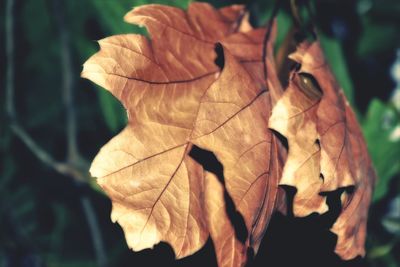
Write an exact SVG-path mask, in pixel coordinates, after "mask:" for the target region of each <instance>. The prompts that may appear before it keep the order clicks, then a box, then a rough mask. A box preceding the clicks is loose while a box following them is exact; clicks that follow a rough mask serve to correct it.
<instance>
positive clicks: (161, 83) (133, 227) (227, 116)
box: [82, 3, 282, 267]
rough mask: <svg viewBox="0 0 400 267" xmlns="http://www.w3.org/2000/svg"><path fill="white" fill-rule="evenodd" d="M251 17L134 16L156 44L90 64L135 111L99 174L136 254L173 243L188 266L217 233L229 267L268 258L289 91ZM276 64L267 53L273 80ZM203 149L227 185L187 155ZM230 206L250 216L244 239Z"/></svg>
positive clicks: (231, 10) (223, 13) (167, 12)
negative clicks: (275, 109) (276, 110)
mask: <svg viewBox="0 0 400 267" xmlns="http://www.w3.org/2000/svg"><path fill="white" fill-rule="evenodd" d="M243 12H244V11H243V8H242V7H240V6H231V7H227V8H222V9H219V10H215V9H213V8H212V7H211V6H210V5H208V4H200V3H193V4H191V5H190V6H189V8H188V10H187V12H185V11H182V10H180V9H178V8H173V7H167V6H161V5H147V6H142V7H139V8H135V9H134V10H133V11H131V12H130V13H128V14H127V15H126V16H125V20H127V21H128V22H130V23H135V24H140V25H143V26H145V27H146V28H147V30H148V32H149V34H150V36H151V41H150V40H148V39H147V38H145V37H143V36H140V35H134V34H128V35H119V36H113V37H109V38H106V39H103V40H101V41H100V42H99V43H100V47H101V49H100V51H99V52H98V53H97V54H95V55H94V56H92V57H91V58H90V59H89V60H88V61H87V62H86V63H85V65H84V70H83V72H82V76H83V77H86V78H88V79H90V80H92V81H94V82H95V83H97V84H99V85H101V86H103V87H104V88H106V89H107V90H109V91H110V92H111V93H112V94H113V95H114V96H115V97H117V98H118V99H119V100H120V101H121V102H122V103H123V105H124V107H125V108H126V110H127V113H128V118H129V122H128V125H127V127H126V128H125V129H124V130H123V131H122V132H121V133H120V134H119V135H117V136H116V137H114V138H113V139H112V140H111V141H110V142H109V143H108V144H106V145H105V146H104V147H103V148H102V149H101V151H100V153H99V154H98V155H97V156H96V158H95V160H94V161H93V163H92V167H91V170H90V171H91V174H92V176H94V177H97V178H98V183H99V184H100V186H101V187H102V188H103V189H104V190H105V191H106V193H107V194H108V195H109V197H110V198H111V199H112V203H113V210H112V220H113V221H118V223H119V224H120V225H121V226H122V227H123V229H124V233H125V236H126V240H127V243H128V245H129V247H131V248H132V249H133V250H135V251H138V250H141V249H144V248H150V247H153V246H154V245H155V244H157V243H158V242H160V241H166V242H168V243H169V244H170V245H171V246H172V248H173V250H174V252H175V255H176V257H177V258H181V257H184V256H187V255H189V254H192V253H194V252H195V251H197V250H198V249H200V247H201V246H202V245H203V244H204V242H205V240H206V238H207V236H208V233H210V234H211V238H212V239H213V242H214V246H215V250H216V254H217V258H218V264H219V266H232V267H233V266H243V265H244V264H245V262H246V254H247V249H248V248H249V247H252V248H254V249H255V250H257V249H258V246H259V243H260V241H261V238H262V236H263V235H264V232H265V228H266V226H267V224H268V221H269V218H270V216H271V214H272V211H273V209H274V205H275V199H276V195H277V190H278V186H277V185H278V180H279V177H280V170H281V165H282V157H281V156H278V153H279V149H281V148H279V144H277V140H276V139H275V137H273V136H272V134H271V132H270V130H269V129H268V125H267V124H268V118H269V116H270V110H271V103H274V102H275V101H276V99H278V98H279V95H280V86H279V82H278V80H277V78H275V77H274V75H268V78H270V76H271V77H272V78H271V79H268V81H265V79H264V76H263V75H264V73H263V61H262V55H263V39H264V35H265V30H264V29H261V30H260V29H252V28H251V27H250V26H249V24H248V23H247V22H246V21H245V20H243V17H245V16H244V13H243ZM216 42H220V43H221V44H222V45H218V46H217V51H218V60H217V61H218V64H219V66H217V65H216V64H215V63H214V60H215V58H216V53H215V52H214V49H215V43H216ZM272 59H273V56H272V45H271V44H269V45H268V57H267V65H268V68H270V67H271V68H272V69H273V70H272V71H274V65H273V64H274V63H273V61H272ZM266 86H268V89H269V91H268V90H267V89H266ZM193 145H196V146H198V147H200V148H202V149H206V150H209V151H212V152H213V153H214V154H215V155H216V157H217V159H218V161H219V162H220V163H221V164H222V166H223V181H221V177H219V178H220V180H219V181H218V180H216V177H215V175H214V174H211V173H209V172H204V170H203V168H202V166H201V165H199V164H198V163H197V162H195V161H194V160H193V159H192V158H191V157H190V156H189V153H190V151H191V149H192V146H193ZM227 197H228V199H231V200H232V201H233V204H234V210H233V211H234V212H235V211H237V212H238V214H239V218H243V221H244V226H245V229H246V230H247V235H246V236H245V238H244V239H243V240H239V239H238V236H237V235H238V233H237V231H236V230H235V229H234V228H235V227H234V223H235V222H232V220H231V218H230V215H229V214H228V211H229V207H227Z"/></svg>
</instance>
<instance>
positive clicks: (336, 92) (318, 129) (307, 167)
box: [270, 42, 375, 259]
mask: <svg viewBox="0 0 400 267" xmlns="http://www.w3.org/2000/svg"><path fill="white" fill-rule="evenodd" d="M290 57H291V58H292V59H293V60H294V61H295V62H297V63H298V64H300V65H299V68H298V69H296V70H294V71H292V73H291V76H290V81H289V85H288V88H287V90H286V91H285V93H284V94H283V96H282V98H281V99H280V100H279V101H278V103H277V105H276V106H275V107H274V109H273V112H272V115H271V118H270V127H271V128H273V129H274V130H276V131H278V132H280V133H281V134H282V135H284V136H285V137H286V138H287V139H288V144H289V153H288V158H287V161H286V163H285V166H284V170H283V174H282V180H281V182H280V183H281V184H285V185H289V186H294V187H296V189H297V192H296V195H295V197H294V203H293V212H294V214H295V215H296V216H306V215H308V214H310V213H312V212H319V213H323V212H325V211H327V208H328V207H327V205H326V202H325V201H326V196H325V195H324V194H323V193H326V192H331V191H334V190H336V189H339V188H342V189H347V190H344V192H343V194H342V198H341V199H342V206H343V208H342V212H341V214H340V216H339V218H338V219H337V221H336V222H335V223H334V225H333V227H332V231H333V232H334V233H336V234H337V235H338V242H337V245H336V249H335V251H336V253H338V254H339V255H340V256H341V257H342V258H343V259H351V258H354V257H356V256H357V255H364V254H365V250H364V243H365V235H366V231H365V230H366V229H365V228H366V219H367V213H368V206H369V203H370V198H371V192H372V187H373V184H374V181H375V172H374V170H373V168H372V166H371V160H370V158H369V156H368V151H367V148H366V145H365V141H364V139H363V136H362V133H361V130H360V127H359V126H358V123H357V120H356V117H355V115H354V113H353V112H352V110H351V107H350V106H349V104H348V102H347V100H346V98H345V96H344V94H343V92H342V90H341V89H340V88H339V86H338V84H337V82H336V80H335V78H334V76H333V74H332V72H331V71H330V69H329V67H328V65H327V62H326V60H325V58H324V56H323V53H322V50H321V47H320V45H319V43H318V42H314V43H311V44H309V43H302V44H301V45H300V46H299V47H298V49H297V51H296V52H295V53H294V54H292V55H291V56H290ZM351 187H354V192H352V190H349V189H350V188H351Z"/></svg>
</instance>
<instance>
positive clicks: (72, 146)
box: [5, 0, 107, 267]
mask: <svg viewBox="0 0 400 267" xmlns="http://www.w3.org/2000/svg"><path fill="white" fill-rule="evenodd" d="M13 8H14V0H7V2H6V13H5V15H6V18H5V26H6V27H5V35H6V61H7V65H6V68H7V70H6V103H5V105H6V112H7V115H8V117H9V119H10V128H11V130H12V131H13V133H14V134H15V135H16V136H17V137H18V138H19V139H20V140H21V141H22V142H23V143H24V144H25V145H26V146H27V147H28V148H29V150H31V151H32V153H33V154H34V155H35V156H36V157H37V158H38V159H39V160H40V161H42V162H43V163H44V164H45V165H46V166H49V167H51V168H52V169H54V170H55V171H57V172H58V173H60V174H63V175H67V176H69V177H72V178H73V179H74V180H75V181H77V182H78V183H80V182H84V181H87V177H88V173H87V168H82V167H79V166H84V165H83V164H82V160H81V159H80V156H79V153H78V148H77V135H76V132H77V127H76V116H75V109H74V102H73V71H72V64H71V53H70V50H69V46H68V35H67V32H66V31H65V27H64V26H63V24H61V23H60V39H61V63H62V72H63V81H62V88H63V99H64V105H65V109H66V121H67V151H68V152H67V162H59V161H57V160H55V159H54V158H53V157H52V156H51V155H50V154H49V153H48V152H46V151H45V150H44V149H43V148H41V147H40V146H39V145H38V144H37V143H36V142H35V141H34V139H33V138H32V137H31V136H30V135H29V134H28V133H27V132H26V131H25V129H24V128H23V127H22V126H21V125H20V124H19V123H18V120H17V112H16V108H15V98H14V90H15V85H14V70H15V58H14V17H13ZM80 201H81V205H82V209H83V212H84V215H85V218H86V221H87V223H88V225H89V229H90V236H91V238H92V243H93V247H94V250H95V255H96V260H97V264H98V266H99V267H106V266H107V258H106V253H105V249H104V243H103V239H102V234H101V231H100V227H99V224H98V222H97V219H96V214H95V212H94V209H93V206H92V204H91V201H90V199H89V198H87V197H85V196H83V195H81V196H80Z"/></svg>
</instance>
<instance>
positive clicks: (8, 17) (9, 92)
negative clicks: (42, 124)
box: [5, 0, 15, 119]
mask: <svg viewBox="0 0 400 267" xmlns="http://www.w3.org/2000/svg"><path fill="white" fill-rule="evenodd" d="M13 11H14V0H7V2H6V10H5V35H6V44H5V45H6V47H5V48H6V64H7V65H6V66H7V69H6V104H5V106H6V112H7V115H8V117H9V118H10V119H14V118H15V108H14V105H13V103H14V16H13V13H14V12H13Z"/></svg>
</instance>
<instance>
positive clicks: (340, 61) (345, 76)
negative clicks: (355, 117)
mask: <svg viewBox="0 0 400 267" xmlns="http://www.w3.org/2000/svg"><path fill="white" fill-rule="evenodd" d="M320 42H321V45H322V48H323V50H324V52H325V56H326V57H327V60H328V62H329V65H330V67H331V68H332V71H333V73H334V74H335V76H336V78H337V79H338V82H339V84H340V86H341V87H342V89H343V91H344V93H345V95H346V97H347V99H348V100H349V102H350V104H352V105H353V104H354V88H353V83H352V80H351V78H350V75H349V71H348V68H347V62H346V59H345V57H344V53H343V48H342V45H341V43H340V41H339V40H337V39H332V38H329V37H327V36H326V35H324V34H322V33H321V34H320Z"/></svg>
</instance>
